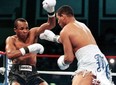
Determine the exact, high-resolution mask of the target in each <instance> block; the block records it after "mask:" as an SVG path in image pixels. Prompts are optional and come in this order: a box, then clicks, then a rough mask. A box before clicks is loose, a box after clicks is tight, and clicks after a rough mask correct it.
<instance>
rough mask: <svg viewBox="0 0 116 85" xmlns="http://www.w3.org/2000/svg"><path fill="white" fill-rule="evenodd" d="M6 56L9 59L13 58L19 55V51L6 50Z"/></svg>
mask: <svg viewBox="0 0 116 85" xmlns="http://www.w3.org/2000/svg"><path fill="white" fill-rule="evenodd" d="M6 56H7V57H8V58H9V59H15V58H17V57H19V56H21V53H17V52H6Z"/></svg>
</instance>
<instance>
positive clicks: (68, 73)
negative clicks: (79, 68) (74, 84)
mask: <svg viewBox="0 0 116 85" xmlns="http://www.w3.org/2000/svg"><path fill="white" fill-rule="evenodd" d="M37 72H38V73H39V74H53V75H72V76H73V75H74V74H75V72H64V71H37ZM111 75H112V76H116V73H111Z"/></svg>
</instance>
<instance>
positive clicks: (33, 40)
mask: <svg viewBox="0 0 116 85" xmlns="http://www.w3.org/2000/svg"><path fill="white" fill-rule="evenodd" d="M42 4H43V8H44V10H46V11H47V13H48V21H47V22H46V23H43V24H42V25H41V26H39V27H33V28H31V29H29V26H28V22H27V21H26V20H25V19H24V18H18V19H16V20H15V22H14V32H15V35H12V36H8V37H7V39H6V46H5V50H6V56H7V57H8V59H10V60H11V61H12V67H11V68H10V69H11V70H10V72H9V76H8V78H9V84H10V85H48V83H47V82H46V81H45V80H44V79H42V78H41V77H40V75H39V74H38V73H37V69H36V62H37V57H36V56H37V53H39V54H42V53H43V52H44V47H43V46H42V45H41V44H39V43H37V39H38V36H39V35H40V33H42V32H44V30H45V29H52V28H54V26H55V24H56V22H55V13H54V10H55V5H56V0H44V1H43V3H42Z"/></svg>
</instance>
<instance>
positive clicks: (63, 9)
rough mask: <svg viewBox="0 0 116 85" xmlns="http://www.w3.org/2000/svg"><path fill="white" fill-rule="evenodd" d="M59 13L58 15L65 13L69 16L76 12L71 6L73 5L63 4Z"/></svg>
mask: <svg viewBox="0 0 116 85" xmlns="http://www.w3.org/2000/svg"><path fill="white" fill-rule="evenodd" d="M56 13H57V15H58V16H62V15H63V14H65V15H67V16H69V17H70V16H74V12H73V9H72V8H71V6H68V5H63V6H61V7H60V8H59V9H58V10H57V12H56Z"/></svg>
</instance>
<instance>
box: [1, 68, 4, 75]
mask: <svg viewBox="0 0 116 85" xmlns="http://www.w3.org/2000/svg"><path fill="white" fill-rule="evenodd" d="M0 73H1V74H2V75H4V73H5V68H4V67H0Z"/></svg>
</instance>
